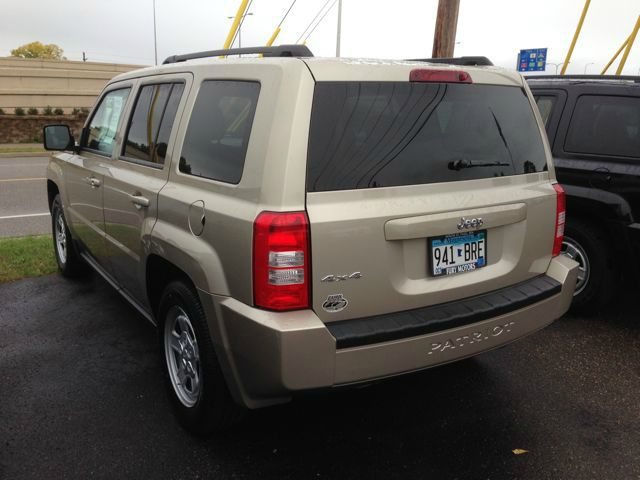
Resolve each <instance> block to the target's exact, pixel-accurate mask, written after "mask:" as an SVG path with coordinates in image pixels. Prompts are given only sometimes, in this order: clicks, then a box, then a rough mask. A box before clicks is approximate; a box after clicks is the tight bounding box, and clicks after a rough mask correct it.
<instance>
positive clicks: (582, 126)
mask: <svg viewBox="0 0 640 480" xmlns="http://www.w3.org/2000/svg"><path fill="white" fill-rule="evenodd" d="M564 149H565V151H567V152H575V153H590V154H593V155H611V156H619V157H635V158H638V157H640V98H635V97H614V96H599V95H582V96H581V97H580V98H578V101H577V103H576V108H575V110H574V112H573V116H572V117H571V126H570V127H569V133H568V134H567V140H566V143H565V147H564Z"/></svg>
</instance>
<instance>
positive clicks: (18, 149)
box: [0, 147, 46, 153]
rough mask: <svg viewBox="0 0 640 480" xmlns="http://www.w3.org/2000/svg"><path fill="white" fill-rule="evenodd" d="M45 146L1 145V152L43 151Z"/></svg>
mask: <svg viewBox="0 0 640 480" xmlns="http://www.w3.org/2000/svg"><path fill="white" fill-rule="evenodd" d="M45 151H46V150H45V149H44V148H43V147H0V153H42V152H45Z"/></svg>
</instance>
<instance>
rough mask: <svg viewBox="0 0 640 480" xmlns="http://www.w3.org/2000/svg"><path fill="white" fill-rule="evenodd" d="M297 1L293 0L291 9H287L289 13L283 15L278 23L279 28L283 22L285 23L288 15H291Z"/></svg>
mask: <svg viewBox="0 0 640 480" xmlns="http://www.w3.org/2000/svg"><path fill="white" fill-rule="evenodd" d="M296 1H297V0H293V2H291V6H290V7H289V10H287V13H285V14H284V17H282V20H280V23H279V24H278V27H277V28H280V27H281V26H282V24H283V23H284V21H285V19H286V18H287V15H289V12H290V11H291V9H292V8H293V6H294V5H295V4H296Z"/></svg>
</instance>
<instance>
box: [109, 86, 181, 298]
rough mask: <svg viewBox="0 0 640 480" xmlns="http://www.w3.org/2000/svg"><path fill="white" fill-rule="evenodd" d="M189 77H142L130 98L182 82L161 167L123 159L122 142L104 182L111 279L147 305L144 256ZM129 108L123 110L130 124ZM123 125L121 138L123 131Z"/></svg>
mask: <svg viewBox="0 0 640 480" xmlns="http://www.w3.org/2000/svg"><path fill="white" fill-rule="evenodd" d="M191 80H192V75H190V74H173V75H153V76H149V77H145V78H142V79H140V81H139V82H138V84H137V88H136V91H135V92H132V97H133V98H134V99H135V98H136V97H137V93H138V92H139V91H140V89H141V88H142V87H143V86H145V85H149V84H157V83H163V82H164V83H168V82H176V81H180V82H184V83H185V90H184V92H183V93H182V99H181V101H180V105H179V106H178V110H177V113H176V121H174V124H173V129H172V132H171V135H170V137H169V142H168V145H167V156H166V159H165V163H164V166H162V167H161V168H158V166H157V165H149V164H144V163H143V162H139V163H136V162H134V161H131V160H129V159H127V158H126V157H124V156H123V154H122V151H123V146H122V142H124V139H123V140H122V142H120V143H119V144H118V145H117V150H116V152H115V155H114V160H113V162H112V164H111V165H110V166H109V168H108V170H107V172H106V174H105V178H104V205H105V208H104V217H105V229H106V240H107V249H108V252H109V258H110V268H111V273H112V275H113V276H114V277H115V278H117V279H118V282H119V283H120V284H121V285H122V287H123V288H124V289H125V290H127V291H128V292H129V293H130V294H131V295H132V296H133V297H134V298H135V299H136V300H137V301H138V302H140V303H141V304H143V305H146V306H148V305H147V301H148V299H147V290H146V268H145V266H146V265H145V254H146V253H145V252H149V250H150V242H151V232H152V230H153V227H154V225H155V223H156V218H157V216H158V193H159V192H160V190H161V189H162V187H163V186H164V185H165V184H166V183H167V179H168V176H169V169H170V165H171V158H172V152H173V146H174V145H175V138H176V136H177V131H178V128H177V126H178V124H179V120H180V116H181V114H182V111H183V109H184V105H185V104H186V98H187V96H188V92H189V89H190V87H191ZM132 109H133V102H131V108H130V109H129V112H127V116H126V120H127V121H129V119H130V117H131V114H132ZM126 125H127V123H126V122H125V123H124V124H123V128H122V130H123V137H124V132H125V131H126Z"/></svg>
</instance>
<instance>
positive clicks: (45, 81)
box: [0, 57, 141, 114]
mask: <svg viewBox="0 0 640 480" xmlns="http://www.w3.org/2000/svg"><path fill="white" fill-rule="evenodd" d="M136 68H141V66H140V65H122V64H117V63H98V62H74V61H69V60H40V59H25V58H16V57H0V108H2V109H3V110H4V112H5V114H12V113H13V112H14V109H15V108H16V107H22V108H24V109H25V111H26V110H28V109H29V108H33V107H35V108H37V109H38V110H39V112H42V109H43V108H45V107H52V108H62V109H63V110H64V112H65V113H71V111H72V110H73V109H74V108H82V107H85V108H91V107H92V106H93V104H94V102H95V100H96V98H97V96H98V95H99V93H100V91H101V90H102V88H103V87H104V86H105V84H106V83H107V82H108V81H109V80H111V79H112V78H113V77H115V76H116V75H118V74H120V73H123V72H128V71H130V70H135V69H136Z"/></svg>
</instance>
